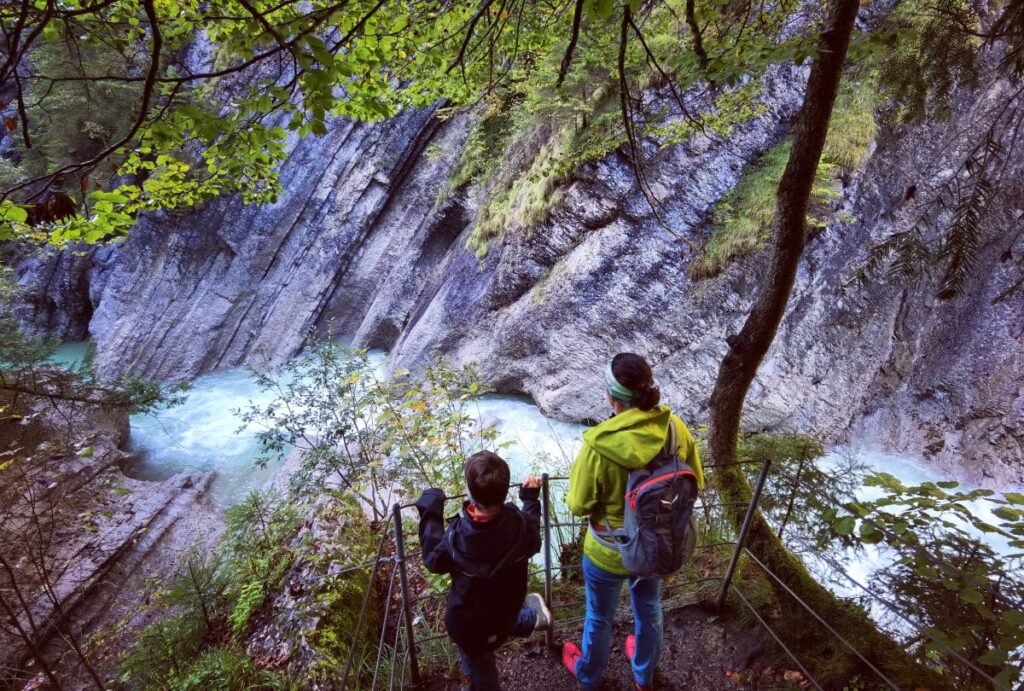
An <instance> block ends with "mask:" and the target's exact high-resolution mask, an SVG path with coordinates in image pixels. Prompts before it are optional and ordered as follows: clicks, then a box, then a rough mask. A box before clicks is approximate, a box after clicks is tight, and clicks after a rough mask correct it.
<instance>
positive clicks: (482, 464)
mask: <svg viewBox="0 0 1024 691" xmlns="http://www.w3.org/2000/svg"><path fill="white" fill-rule="evenodd" d="M508 483H509V472H508V463H506V462H505V461H504V459H502V457H501V456H499V455H498V454H496V453H494V452H492V451H478V452H477V453H475V454H473V455H472V456H470V457H469V458H468V459H467V460H466V486H467V487H468V488H469V493H470V494H471V495H472V497H473V500H474V501H475V502H477V503H478V504H480V505H481V506H486V507H493V506H501V505H502V504H503V503H505V495H507V494H508Z"/></svg>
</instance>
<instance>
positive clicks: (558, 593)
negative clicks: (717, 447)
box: [340, 460, 1008, 689]
mask: <svg viewBox="0 0 1024 691" xmlns="http://www.w3.org/2000/svg"><path fill="white" fill-rule="evenodd" d="M742 464H756V465H760V468H759V471H758V474H757V476H756V479H755V481H754V489H753V492H752V495H751V500H750V502H749V503H746V502H709V503H707V504H704V503H703V500H702V499H699V500H698V506H697V507H695V509H694V512H695V515H699V513H698V511H699V510H703V511H704V513H705V516H707V515H709V514H708V512H709V511H710V510H712V509H715V508H723V507H725V506H739V505H746V507H747V510H746V513H745V515H744V519H743V522H742V524H741V526H740V530H739V531H738V533H737V534H736V536H735V539H734V540H728V539H716V540H713V541H710V542H702V543H698V545H697V547H696V549H697V550H698V551H699V550H711V549H719V548H726V547H731V548H732V549H731V554H730V557H729V561H728V564H727V566H726V568H725V570H724V572H722V573H721V574H704V575H701V576H700V577H697V578H692V579H690V580H682V581H675V580H669V581H667V582H666V583H665V584H664V586H663V588H662V597H663V598H667V597H668V596H670V595H672V593H673V592H678V591H680V590H682V589H684V588H686V589H695V588H697V587H698V586H700V587H703V586H707V585H710V584H717V591H716V592H715V595H714V597H713V599H712V598H710V597H706V598H704V600H703V601H706V602H709V603H710V604H712V606H714V607H715V608H716V609H720V608H721V607H723V606H724V605H725V603H726V600H727V598H729V596H730V595H734V596H735V600H734V601H735V602H736V604H737V605H738V606H741V607H743V608H745V609H746V610H748V611H749V612H750V613H751V614H752V615H753V617H754V619H755V620H756V621H757V622H758V623H759V624H760V625H761V626H762V627H763V628H764V629H765V631H766V632H767V634H768V635H769V636H770V637H771V638H772V639H773V640H774V641H775V643H776V644H777V645H778V646H779V649H780V650H781V651H782V652H783V653H785V655H786V656H788V657H789V658H790V659H791V660H792V662H793V663H794V665H795V666H796V668H797V669H798V670H799V671H800V673H801V674H802V675H803V676H804V677H805V678H806V679H807V682H808V683H809V684H811V685H812V686H814V687H815V688H817V689H821V688H822V683H821V682H820V681H819V680H817V679H815V677H814V676H813V675H812V673H811V672H810V671H809V669H808V666H807V665H805V664H804V662H803V661H801V660H800V658H799V656H798V655H797V654H796V653H795V652H794V651H793V649H792V647H791V645H787V643H786V637H785V636H783V635H782V634H781V633H780V632H779V631H778V630H776V629H775V628H773V626H772V625H771V623H770V621H769V619H768V618H767V617H765V616H764V615H763V614H762V613H761V612H759V611H758V609H757V606H756V605H755V603H754V602H752V600H751V597H750V596H749V593H745V592H744V591H743V590H742V589H741V588H740V587H739V586H738V585H737V584H736V583H735V582H734V580H735V577H736V573H737V570H738V567H739V565H740V562H741V560H745V561H746V562H749V563H750V564H752V565H754V566H756V567H757V569H759V570H760V571H761V572H763V573H764V574H765V577H766V578H767V579H769V580H770V581H771V582H773V583H774V584H775V585H776V586H777V588H776V591H777V592H780V593H786V594H787V595H788V596H789V597H791V598H792V599H793V600H794V601H795V602H796V603H797V604H798V605H799V606H800V608H801V609H803V610H804V611H805V612H806V613H807V614H808V615H809V616H810V617H811V618H812V619H814V620H815V621H817V622H818V623H819V624H820V625H821V626H822V627H823V629H824V630H825V631H827V632H828V634H829V635H830V636H832V637H834V638H835V639H836V640H837V642H838V643H839V644H840V645H841V646H842V647H844V648H846V649H848V650H849V651H850V652H851V654H852V655H853V656H854V657H855V658H857V659H858V660H859V661H860V663H861V664H863V666H864V669H865V671H867V672H870V673H871V674H872V675H873V676H875V677H877V679H878V680H879V681H880V682H881V683H882V684H883V685H884V686H886V687H888V688H891V689H899V688H901V687H900V686H898V685H897V684H896V683H895V682H894V681H893V680H892V679H891V678H890V677H889V675H887V674H886V673H885V672H883V671H882V670H881V669H880V668H879V666H878V665H877V664H876V662H875V661H873V660H871V659H870V658H869V657H868V656H866V655H864V654H863V653H862V652H861V651H859V650H858V649H857V648H856V646H855V645H853V644H852V643H851V642H850V641H849V640H848V639H847V638H846V637H844V636H843V635H842V633H840V632H839V631H837V630H836V629H835V628H834V627H833V626H832V625H831V624H830V623H829V622H828V621H827V620H826V619H825V618H824V617H822V616H821V615H820V614H819V613H818V612H816V611H815V610H814V608H813V607H811V606H810V605H809V604H808V603H807V602H805V601H804V600H803V599H802V598H801V597H800V596H799V594H798V593H797V592H796V591H795V590H794V589H793V588H792V587H791V586H790V585H789V584H787V583H786V582H785V581H784V580H783V579H782V578H781V577H780V576H779V575H778V574H776V573H775V572H773V571H772V570H771V569H770V568H769V567H768V565H766V564H765V563H764V561H763V560H762V559H760V558H758V556H757V555H756V554H754V553H753V552H752V551H751V550H749V549H748V548H747V546H746V540H747V537H748V533H749V530H750V527H751V524H752V522H753V520H754V517H755V515H756V513H757V511H758V507H759V503H760V500H761V497H762V494H763V491H764V488H765V483H766V480H767V479H768V476H769V473H770V471H771V468H772V462H771V461H770V460H763V461H749V462H748V461H740V462H736V463H730V464H728V465H730V466H731V465H742ZM716 467H720V466H718V465H716V464H708V465H706V466H705V468H706V469H708V470H713V469H714V468H716ZM779 476H780V477H787V476H786V474H785V473H784V472H780V473H779ZM566 480H568V478H565V477H555V476H549V475H548V474H546V473H545V474H544V475H542V482H541V492H540V501H541V521H542V524H541V528H542V531H543V538H542V545H541V551H540V559H541V564H540V565H539V566H535V567H533V568H531V569H530V570H529V572H528V574H529V577H530V578H537V577H543V584H542V587H543V592H544V598H545V601H546V602H547V603H548V606H549V608H550V609H551V611H552V612H553V613H555V612H559V613H560V616H556V617H554V618H555V623H557V624H558V625H559V626H560V627H567V626H573V625H576V624H578V623H580V622H582V621H583V618H584V617H583V615H582V614H581V613H579V611H578V609H577V608H581V607H582V606H583V605H584V604H585V600H583V599H581V591H582V587H581V585H580V584H579V581H581V580H582V574H580V576H579V577H578V580H577V582H567V581H565V575H566V574H568V573H572V572H576V571H581V570H582V565H581V563H562V562H561V560H560V559H559V558H558V556H557V555H555V554H553V552H554V549H553V547H554V546H555V545H556V544H557V546H558V547H561V546H562V545H564V544H566V542H565V541H564V540H563V538H564V537H565V536H564V535H563V534H562V531H565V530H568V531H570V533H569V536H568V537H569V540H573V539H576V538H578V536H579V533H580V531H581V529H582V528H583V527H584V526H586V525H587V523H586V522H584V521H575V520H571V519H568V518H567V517H565V516H560V515H559V511H557V510H556V507H555V505H554V502H553V501H552V496H551V483H554V482H565V481H566ZM797 485H798V483H794V484H793V487H792V491H794V492H795V491H797ZM464 496H465V495H458V496H451V497H446V498H445V500H446V501H454V500H460V499H462V498H464ZM832 499H834V498H832ZM836 501H837V502H838V500H836ZM837 505H839V504H838V503H837ZM414 506H415V505H414V504H413V503H407V504H398V503H396V504H395V505H394V506H393V507H392V511H391V513H390V515H389V516H388V517H387V519H386V520H385V522H384V525H383V526H381V533H382V534H381V539H380V543H379V545H378V549H377V557H376V559H374V560H373V561H370V562H364V563H362V564H359V565H356V566H353V567H349V568H348V569H345V570H344V571H342V572H341V573H349V572H354V571H368V572H369V574H370V575H369V579H368V584H367V587H366V592H365V594H364V598H363V601H362V603H361V608H360V614H359V618H358V622H357V625H356V630H355V631H354V632H353V634H352V640H351V643H350V646H349V651H348V654H347V658H346V660H345V665H344V669H343V671H342V674H341V679H340V686H341V688H342V689H345V688H350V687H349V684H350V683H352V681H353V671H354V667H355V661H356V658H357V655H360V654H362V653H363V652H365V648H366V645H367V644H366V643H364V644H362V645H360V639H361V637H362V636H363V633H364V632H363V628H364V627H365V626H366V622H367V619H368V618H367V612H368V609H369V606H370V602H371V600H372V599H373V596H374V594H375V593H378V592H381V593H386V594H385V600H384V603H383V614H384V616H383V617H382V621H381V624H380V629H381V630H380V632H379V635H378V634H377V633H375V634H374V636H373V639H374V641H375V642H376V646H377V649H376V651H370V652H371V655H370V657H373V658H374V662H373V663H372V666H373V674H372V680H371V681H370V687H369V688H371V689H376V688H378V683H381V684H382V685H383V684H386V685H387V686H386V687H383V686H382V687H383V688H388V689H393V688H406V684H407V681H408V683H411V684H412V685H416V684H419V683H420V682H421V681H422V679H423V674H422V672H423V670H422V669H421V665H420V663H421V661H423V660H425V659H429V658H435V657H439V656H442V655H451V654H452V653H451V648H450V647H448V648H445V647H441V648H440V649H438V650H435V651H433V652H426V653H424V652H423V649H424V646H425V645H426V644H433V643H436V642H438V641H444V640H445V639H447V634H446V633H445V632H444V631H443V625H442V627H441V628H440V630H435V631H429V630H428V631H427V632H426V634H425V635H424V634H421V635H419V636H417V627H418V623H423V622H427V619H428V616H429V612H427V611H425V610H424V607H426V606H428V605H431V604H432V603H433V602H434V601H435V600H438V599H440V598H443V597H444V596H446V595H447V592H445V591H434V592H427V593H422V594H418V595H416V596H413V594H412V593H411V583H410V578H411V569H410V565H411V560H412V559H415V558H416V557H418V556H419V555H420V554H421V553H420V552H419V551H415V552H412V553H408V552H407V548H406V539H405V538H406V536H405V530H404V526H403V516H404V515H405V512H407V511H408V510H409V509H411V508H413V507H414ZM410 517H411V516H410ZM555 536H557V537H558V540H556V539H555ZM389 538H390V542H391V544H392V545H393V548H394V554H393V556H384V552H385V547H386V545H387V544H388V542H389ZM389 567H390V569H389ZM382 572H383V574H384V576H383V577H386V578H387V585H386V586H384V585H383V583H382V584H381V588H380V590H379V591H378V590H377V588H376V586H377V579H378V575H379V574H381V573H382ZM556 574H559V575H560V576H562V580H563V583H565V584H566V586H567V587H565V588H561V589H556V588H555V575H556ZM843 575H844V576H846V577H847V578H849V579H850V580H851V581H853V583H854V584H855V585H856V586H858V587H859V588H860V589H863V590H864V591H865V592H866V593H867V594H868V595H870V596H871V597H872V598H874V599H875V600H877V601H880V602H882V603H883V604H885V605H886V606H887V607H888V608H889V609H891V611H893V612H894V613H895V614H896V615H897V616H898V617H900V618H901V620H903V621H905V622H906V623H908V624H910V625H911V626H913V627H914V628H915V629H917V630H918V631H919V632H920V633H921V635H923V636H926V637H927V638H929V639H931V640H932V641H933V642H934V643H935V644H936V645H938V646H939V647H941V648H943V649H944V650H946V652H947V653H949V655H950V656H951V657H952V658H953V659H955V660H958V661H959V662H960V663H961V664H963V665H964V666H965V667H968V668H970V669H971V670H972V671H973V672H974V673H976V674H977V675H979V677H980V678H982V679H985V680H987V681H988V682H990V683H991V684H992V686H993V688H997V689H1008V687H1007V686H1006V685H1005V684H1000V683H999V682H997V681H996V680H995V679H994V678H993V677H991V676H990V675H989V674H987V673H986V672H985V671H984V670H983V669H981V668H980V667H979V666H978V665H977V664H975V663H974V662H972V661H971V660H969V659H967V658H966V657H964V656H963V655H961V654H960V653H958V652H957V651H956V650H953V649H951V648H950V647H949V646H947V645H946V644H945V643H944V642H943V641H942V640H940V639H938V638H937V637H936V636H934V635H932V634H931V633H930V632H929V631H928V630H927V629H926V628H925V627H922V626H920V624H919V623H918V622H917V621H916V620H915V619H914V618H913V617H912V616H910V615H909V614H908V613H905V612H902V611H901V610H900V609H899V608H897V607H896V606H895V605H894V604H893V603H892V602H891V601H889V600H888V599H886V598H885V597H884V596H882V595H880V594H878V593H875V592H874V591H872V590H871V589H870V588H868V587H867V586H865V585H863V584H862V583H860V582H858V581H856V580H855V579H853V577H851V576H849V575H848V574H845V573H843ZM396 579H397V583H396ZM396 585H397V593H398V595H399V597H398V599H397V601H395V602H393V601H392V600H393V595H394V593H395V592H396V590H395V588H396ZM566 593H568V594H569V596H570V597H572V598H574V599H563V595H564V594H566ZM709 595H710V593H709ZM574 609H575V610H576V611H575V612H574V611H573V610H574ZM433 611H434V612H435V613H436V612H438V611H439V608H437V607H434V609H433ZM626 611H627V610H626V609H625V608H624V607H623V606H622V604H621V603H620V609H619V612H622V613H625V612H626ZM389 622H393V624H391V625H389ZM389 631H390V632H391V633H392V636H391V637H390V641H387V642H386V641H385V639H386V638H387V634H388V633H389ZM544 635H545V642H546V644H547V645H548V646H552V645H554V643H555V639H556V637H555V631H554V630H553V627H551V628H548V629H547V630H545V633H544ZM385 663H387V664H388V665H390V669H389V670H386V672H387V673H386V674H384V673H383V672H385V670H384V669H382V667H383V665H384V664H385ZM407 673H408V675H409V679H408V680H407V679H406V674H407ZM355 678H356V679H359V673H358V672H356V676H355ZM357 683H358V682H357Z"/></svg>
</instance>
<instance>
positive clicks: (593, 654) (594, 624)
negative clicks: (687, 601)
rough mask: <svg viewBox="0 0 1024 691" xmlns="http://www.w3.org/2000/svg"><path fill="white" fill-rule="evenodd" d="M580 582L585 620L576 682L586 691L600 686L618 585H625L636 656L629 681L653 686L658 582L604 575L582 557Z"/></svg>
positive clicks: (659, 622)
mask: <svg viewBox="0 0 1024 691" xmlns="http://www.w3.org/2000/svg"><path fill="white" fill-rule="evenodd" d="M583 580H584V581H585V583H586V589H587V618H586V621H585V622H584V623H583V641H582V642H581V645H580V649H581V650H582V652H583V655H582V656H581V657H580V659H579V660H577V661H576V678H577V679H578V680H579V682H580V685H581V686H583V688H584V689H586V690H587V691H589V690H590V689H596V688H597V687H598V684H599V683H600V682H601V675H603V674H604V668H605V667H607V666H608V649H609V647H610V646H611V642H612V621H613V620H614V619H615V610H616V608H617V607H618V604H619V593H621V592H622V583H623V581H627V582H628V583H629V595H630V600H632V602H633V620H634V622H635V625H636V656H635V657H634V658H633V677H634V678H635V679H636V682H637V683H638V684H640V685H641V686H650V685H651V684H652V683H653V682H654V668H655V667H656V666H657V664H658V658H659V657H660V656H661V639H662V619H661V580H660V579H657V578H627V577H626V576H617V575H615V574H613V573H608V572H607V571H605V570H604V569H602V568H601V567H599V566H597V565H596V564H595V563H594V562H592V561H590V559H589V558H587V557H586V556H584V557H583Z"/></svg>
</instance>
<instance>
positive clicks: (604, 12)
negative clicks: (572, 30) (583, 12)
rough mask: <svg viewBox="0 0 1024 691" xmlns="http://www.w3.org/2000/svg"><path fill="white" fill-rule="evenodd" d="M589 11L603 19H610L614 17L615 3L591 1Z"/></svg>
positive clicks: (588, 5) (610, 0)
mask: <svg viewBox="0 0 1024 691" xmlns="http://www.w3.org/2000/svg"><path fill="white" fill-rule="evenodd" d="M587 9H588V10H590V11H591V12H592V13H593V14H596V15H597V16H598V17H600V18H601V19H608V18H609V17H611V16H612V11H613V10H614V9H615V3H614V1H613V0H590V1H589V2H588V3H587Z"/></svg>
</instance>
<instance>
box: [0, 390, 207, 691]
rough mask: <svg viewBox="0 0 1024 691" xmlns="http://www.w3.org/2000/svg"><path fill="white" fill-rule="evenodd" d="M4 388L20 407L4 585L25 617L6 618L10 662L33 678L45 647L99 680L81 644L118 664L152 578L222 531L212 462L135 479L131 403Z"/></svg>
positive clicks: (95, 660)
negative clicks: (211, 492) (121, 644)
mask: <svg viewBox="0 0 1024 691" xmlns="http://www.w3.org/2000/svg"><path fill="white" fill-rule="evenodd" d="M0 395H3V396H4V398H5V400H6V401H7V402H8V403H13V404H14V406H15V408H14V409H15V412H16V413H17V414H19V415H20V419H19V421H18V422H17V423H15V424H6V423H5V426H4V428H3V433H2V449H0V451H2V453H3V457H2V458H0V467H2V471H0V476H2V485H3V489H2V490H0V517H2V521H0V552H2V557H3V561H4V570H3V572H2V573H3V575H0V587H2V588H4V590H5V592H6V593H8V594H10V595H12V597H10V598H8V604H9V605H12V606H14V610H15V611H14V612H13V614H14V617H13V619H11V618H10V617H8V622H9V623H14V622H15V621H16V624H15V625H14V626H13V629H14V630H12V628H8V627H4V628H3V629H0V665H3V668H4V669H5V670H6V671H5V672H4V676H5V678H6V677H8V675H10V679H9V680H10V681H12V682H14V681H17V680H18V679H20V678H21V677H20V676H19V674H21V673H16V672H13V671H11V670H23V674H24V677H25V679H27V678H30V677H32V676H33V675H35V674H37V673H39V672H40V671H41V670H40V667H39V664H38V659H39V657H42V658H43V659H45V660H48V661H49V664H50V665H51V667H52V668H53V669H54V671H55V672H56V673H57V674H58V676H59V677H60V678H62V679H65V680H68V681H69V683H71V682H72V681H73V680H75V679H81V680H83V681H82V684H83V685H85V686H88V687H90V688H94V687H95V684H94V683H93V682H92V681H91V680H90V678H89V675H88V674H87V669H86V667H85V666H84V665H83V664H82V663H81V660H80V658H79V657H78V656H77V654H76V653H75V651H74V647H76V646H77V647H79V648H80V649H82V650H83V651H85V655H86V657H87V659H88V660H89V661H90V664H91V665H92V666H93V667H94V669H95V670H96V671H97V674H99V675H100V676H101V677H104V678H106V677H108V676H109V675H115V674H116V668H113V667H111V666H110V665H109V664H108V663H109V662H110V661H111V660H112V657H113V654H114V650H115V649H116V647H117V646H116V640H117V639H118V638H119V637H120V636H121V635H123V634H124V633H126V632H127V631H128V630H129V629H130V628H131V626H132V620H133V619H135V618H136V617H138V618H139V619H143V618H144V616H145V615H144V614H143V612H144V609H145V608H144V607H142V605H143V600H144V597H145V595H144V593H145V588H144V587H143V586H144V583H145V581H146V579H148V578H152V577H164V576H166V575H169V574H171V573H173V572H174V571H175V570H176V569H177V558H178V557H179V556H180V554H179V553H180V552H181V551H183V550H185V549H186V548H191V547H192V546H193V545H201V544H202V543H203V541H202V539H200V535H202V534H203V533H204V532H205V533H206V534H207V535H208V536H209V537H211V538H212V537H214V536H215V535H216V533H217V532H218V523H216V522H210V521H209V520H207V519H208V518H209V516H210V515H212V514H210V513H206V510H207V508H208V504H207V503H206V500H205V495H206V492H207V489H208V487H209V483H210V480H211V479H212V474H205V475H198V474H194V475H177V476H174V477H172V478H169V479H168V480H166V481H163V482H143V481H138V480H133V479H131V478H128V477H126V476H124V475H123V474H122V473H121V471H120V469H119V466H120V465H121V464H122V463H124V461H125V460H126V459H127V458H128V454H127V453H126V452H125V451H124V450H123V449H124V448H125V447H126V446H127V443H128V438H127V430H128V415H127V413H126V412H125V411H123V410H116V409H101V408H99V407H97V406H92V405H84V404H78V403H72V402H67V401H57V400H45V401H44V400H40V399H33V398H31V397H28V396H25V395H24V394H22V395H20V396H18V397H17V399H13V397H11V396H10V395H9V392H3V391H0ZM8 568H9V569H10V570H8ZM15 594H16V595H17V596H16V597H14V595H15ZM17 603H22V604H20V605H19V604H17ZM19 632H20V633H19ZM101 632H103V634H104V635H99V634H100V633H101ZM106 633H109V634H110V635H109V636H107V635H105V634H106ZM87 639H88V640H89V641H94V640H97V639H102V642H100V643H97V644H95V645H93V644H91V643H88V644H87ZM72 644H73V645H72ZM22 681H24V679H22ZM66 688H78V687H77V686H74V685H73V684H72V685H70V686H67V687H66Z"/></svg>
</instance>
